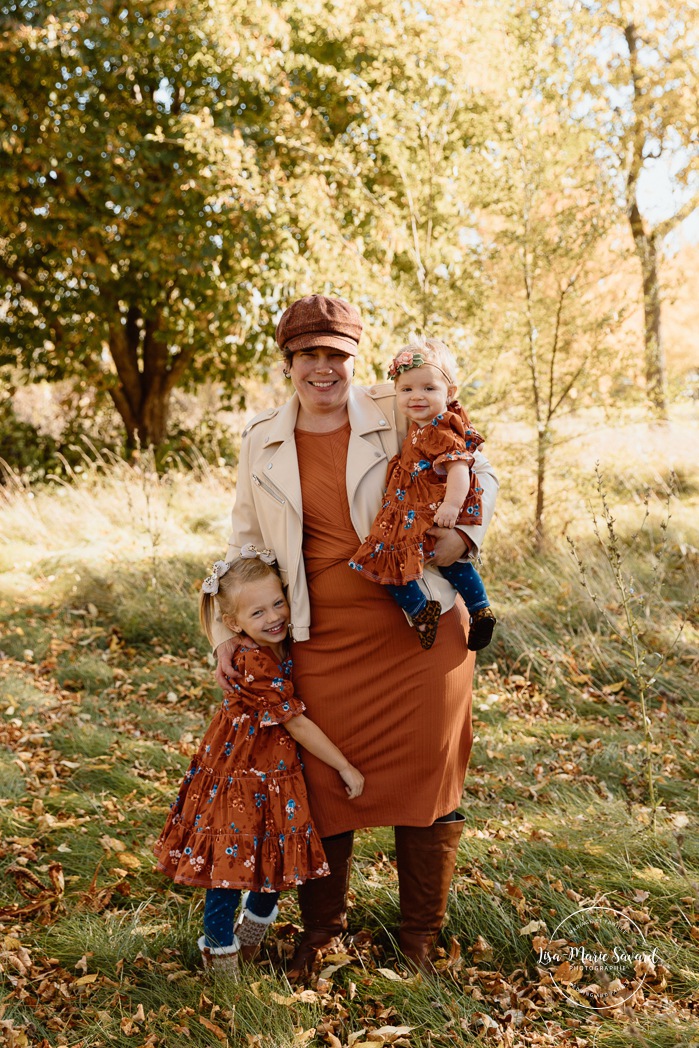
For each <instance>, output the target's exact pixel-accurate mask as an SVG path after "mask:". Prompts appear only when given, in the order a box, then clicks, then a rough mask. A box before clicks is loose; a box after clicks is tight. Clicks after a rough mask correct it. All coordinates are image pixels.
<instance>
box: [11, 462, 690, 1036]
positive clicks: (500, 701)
mask: <svg viewBox="0 0 699 1048" xmlns="http://www.w3.org/2000/svg"><path fill="white" fill-rule="evenodd" d="M224 476H225V475H223V474H222V475H221V476H218V475H217V476H212V477H209V478H208V479H207V477H203V478H202V477H200V478H198V479H197V478H196V477H192V476H189V477H179V478H178V477H177V476H172V477H165V478H161V479H158V478H157V477H155V476H149V475H145V474H143V475H142V476H140V477H139V476H138V471H137V470H136V471H129V470H127V469H126V468H125V467H121V466H120V467H118V468H117V467H116V466H115V467H113V468H110V470H109V471H107V472H106V473H103V474H99V475H91V476H88V477H86V478H85V479H84V481H76V482H74V483H73V484H72V485H71V486H69V487H65V488H58V489H53V490H46V491H38V492H37V493H36V494H35V493H34V492H31V491H24V490H18V491H17V492H15V493H13V494H12V495H11V497H10V498H9V499H8V501H7V505H6V508H5V512H4V516H3V519H2V521H0V539H2V542H0V567H2V568H3V569H5V572H6V573H5V575H4V576H3V577H2V580H1V582H0V651H1V652H2V657H1V658H0V835H1V838H2V843H1V844H0V871H1V872H2V878H1V883H2V894H1V895H0V966H1V967H2V973H1V976H0V978H1V979H2V990H3V996H2V1003H0V1043H3V1044H5V1045H7V1046H12V1048H24V1046H27V1045H31V1046H40V1048H49V1046H51V1048H53V1046H58V1045H67V1046H72V1048H110V1046H113V1045H114V1046H119V1048H125V1046H132V1048H145V1046H160V1048H179V1046H180V1045H182V1046H184V1045H194V1046H197V1045H201V1046H204V1045H226V1044H228V1045H230V1046H231V1048H239V1046H240V1048H254V1046H260V1048H292V1046H294V1045H308V1046H310V1048H320V1046H321V1045H329V1046H332V1048H338V1046H350V1045H354V1046H355V1048H361V1046H362V1045H371V1046H377V1045H381V1044H395V1045H402V1046H410V1048H428V1046H452V1045H454V1046H460V1045H470V1044H492V1045H503V1046H505V1048H519V1046H522V1048H524V1046H530V1045H532V1046H533V1045H542V1046H546V1048H553V1046H554V1045H563V1046H571V1048H617V1046H618V1048H622V1046H627V1045H628V1046H631V1045H638V1046H641V1048H643V1046H654V1048H655V1046H657V1048H665V1046H670V1045H684V1046H687V1045H695V1048H699V1014H698V1012H699V835H698V834H697V819H696V815H697V772H698V771H699V767H698V758H697V747H696V741H697V730H696V725H697V719H698V710H697V703H696V693H697V688H696V680H697V670H698V669H699V630H698V628H697V625H698V624H697V617H696V608H694V610H692V608H691V602H692V595H693V593H695V586H696V575H697V564H698V563H699V554H697V550H696V546H697V545H699V543H697V542H696V540H693V539H692V537H691V532H689V531H688V529H687V527H686V526H685V527H684V528H683V529H682V528H679V525H677V522H676V521H675V525H676V526H675V530H674V531H672V533H671V534H670V539H669V541H668V542H666V543H665V546H664V548H663V549H662V550H661V549H660V546H659V543H658V534H659V533H658V529H657V527H655V526H654V529H651V532H650V534H649V536H648V538H647V539H646V538H645V537H644V536H641V538H638V537H637V536H636V537H634V538H633V542H632V543H631V544H630V546H629V558H630V559H629V561H628V569H629V572H630V573H631V574H632V575H633V577H634V578H635V580H636V582H635V586H636V588H637V589H639V590H643V589H644V587H646V583H648V579H649V578H650V579H651V581H652V579H653V578H656V579H657V577H658V571H657V570H656V569H657V565H658V563H659V562H660V561H659V558H660V556H661V554H662V557H663V558H664V559H663V560H662V565H663V568H662V578H661V581H662V594H661V600H660V601H656V602H655V603H653V602H652V601H650V600H647V601H645V602H644V603H643V605H641V604H639V606H638V609H637V615H638V617H639V622H640V626H639V628H640V634H641V639H642V642H643V644H644V646H645V648H647V649H648V650H649V651H658V652H659V653H661V654H663V655H664V656H665V659H664V662H663V663H662V665H661V666H660V668H659V670H658V672H657V673H656V680H655V682H654V683H653V685H652V686H651V689H650V691H651V697H650V706H649V717H650V722H651V728H652V742H651V745H650V750H649V749H648V748H647V747H646V746H645V744H644V738H643V730H642V721H641V714H640V710H639V705H638V696H637V694H636V691H635V688H634V687H633V684H632V676H631V661H630V655H629V649H628V643H627V639H626V638H625V635H624V628H623V621H622V616H621V614H620V607H619V602H618V595H616V594H615V592H614V589H613V587H611V588H610V586H609V583H608V580H607V581H605V562H604V559H602V560H600V558H599V556H598V555H597V554H596V553H595V552H594V543H592V542H591V541H590V540H589V539H587V538H585V537H584V536H583V537H582V538H581V539H580V547H579V548H580V551H581V554H582V556H583V557H584V558H585V561H586V563H587V565H588V568H589V577H590V579H591V580H592V584H593V585H594V587H595V589H596V590H597V592H598V593H599V594H600V596H601V603H602V608H603V611H604V614H605V615H606V616H607V617H608V618H609V617H611V619H612V621H613V622H616V623H617V624H618V630H616V631H615V630H614V629H610V628H609V624H608V623H605V621H604V617H603V616H601V615H600V614H599V612H598V609H596V608H595V607H594V606H593V605H592V603H591V602H590V601H589V600H587V598H585V596H584V594H583V592H582V591H581V590H580V587H579V585H578V582H577V576H576V571H575V569H574V565H573V564H572V561H571V559H570V557H568V556H567V555H565V554H563V553H560V552H555V551H554V552H549V553H548V554H547V555H546V556H540V557H538V558H536V559H529V560H528V559H527V558H526V557H524V556H522V555H517V553H516V535H515V533H514V532H513V530H512V527H511V518H509V519H508V516H507V514H508V504H507V503H503V513H502V517H503V519H504V520H505V522H506V525H507V527H505V528H504V530H503V532H502V537H501V538H500V539H499V540H498V538H497V533H495V541H494V543H493V547H494V549H495V555H494V564H491V570H490V574H489V575H488V578H487V581H488V585H489V588H490V591H491V597H492V598H493V600H494V603H495V605H496V607H497V611H498V617H499V620H500V623H499V626H498V632H497V640H496V642H495V643H494V644H493V646H492V647H491V648H489V649H488V650H487V651H486V652H483V653H481V656H480V661H479V668H478V672H477V681H476V694H475V699H474V719H475V732H476V742H475V745H474V751H473V756H472V760H471V766H470V770H469V774H468V777H467V782H466V790H465V793H464V801H463V811H464V813H465V815H466V819H467V823H466V829H465V832H464V836H463V840H462V845H461V849H460V853H459V862H458V869H457V875H456V877H455V880H454V885H453V891H452V893H451V898H450V903H449V915H448V922H447V924H446V927H445V930H444V936H443V957H442V958H441V960H440V961H439V962H438V968H439V974H438V976H436V977H430V978H426V977H420V976H415V975H413V974H411V973H410V972H408V971H407V970H406V969H405V968H404V966H403V964H402V961H401V958H400V955H399V953H398V952H397V950H396V946H395V941H394V938H393V936H394V935H395V931H396V928H397V923H398V893H397V878H396V871H395V865H394V861H393V841H392V834H391V831H390V830H372V831H366V832H364V833H362V834H360V835H358V839H357V845H356V861H355V864H354V869H353V876H352V884H351V907H350V915H349V920H350V928H349V936H348V938H347V940H346V942H344V943H343V944H342V946H341V948H339V949H338V950H336V951H335V952H333V953H331V954H330V955H329V956H326V957H324V958H322V959H321V960H320V962H319V964H318V966H317V969H316V971H315V972H314V974H313V977H312V978H311V979H310V980H309V982H308V984H307V985H305V986H300V987H291V986H290V985H289V983H288V982H287V981H286V978H285V975H284V965H285V961H286V960H287V958H288V957H289V955H290V954H291V953H292V951H293V948H294V941H295V938H296V936H297V935H298V931H299V925H298V911H297V909H296V904H295V899H294V896H293V895H292V894H287V895H285V896H283V898H282V904H281V914H280V918H279V920H278V921H277V922H276V924H275V925H274V927H273V931H272V934H271V935H270V936H269V938H268V942H267V944H266V947H265V950H264V952H263V954H262V957H261V959H260V962H259V964H256V965H254V966H252V967H251V968H250V969H249V970H247V971H245V973H244V978H243V979H242V980H241V982H239V983H237V984H232V983H230V982H226V981H225V980H222V979H219V980H211V979H210V978H208V977H206V976H205V975H204V973H203V972H202V971H201V969H200V965H199V956H198V950H197V947H196V939H197V937H198V935H199V934H200V923H201V909H202V902H203V893H202V892H198V891H196V890H190V889H185V888H180V887H178V886H173V885H172V884H171V883H170V882H168V881H165V880H164V879H163V878H161V877H160V876H159V875H158V874H157V873H155V871H154V860H153V857H152V853H151V847H152V843H153V841H154V840H155V837H156V835H157V832H158V831H159V829H160V827H161V825H162V823H163V821H164V818H165V814H166V811H167V806H168V804H169V802H170V800H171V798H172V796H173V795H174V792H175V790H176V788H177V785H178V782H179V777H180V776H181V774H182V772H183V770H184V769H185V767H186V764H187V761H188V758H189V756H190V755H191V753H192V752H193V749H194V747H195V745H196V741H197V739H198V738H199V736H200V735H201V733H202V731H203V729H204V727H205V726H206V724H207V723H208V721H209V719H210V717H211V715H212V712H213V710H214V709H215V708H216V705H217V702H218V698H217V694H216V690H215V688H214V686H213V683H212V670H211V665H210V663H209V658H208V654H207V651H206V646H205V644H204V643H203V642H202V640H201V639H200V637H199V627H198V624H197V621H196V590H197V587H198V583H199V582H200V580H201V577H202V575H203V574H204V572H205V567H206V564H207V562H208V561H209V559H210V555H211V550H212V549H213V550H214V551H215V552H216V551H218V549H219V548H220V535H221V534H225V519H224V518H225V511H226V509H227V507H228V504H229V502H230V491H229V490H228V489H227V488H226V486H225V485H224V483H223V479H224ZM227 480H228V478H226V482H227ZM692 497H693V496H692ZM627 501H628V500H627ZM637 505H638V504H633V503H631V509H630V510H629V513H630V514H631V515H633V513H634V512H635V510H636V509H637ZM684 512H685V514H686V516H687V517H688V516H689V512H690V511H689V506H687V508H686V509H685V511H684ZM219 517H220V519H219ZM86 521H89V527H87V526H86V523H85V522H86ZM627 530H628V532H629V534H630V535H631V536H632V537H633V536H635V535H636V533H635V531H634V530H633V528H631V527H629V528H628V529H627ZM644 535H645V533H644ZM688 536H689V537H688ZM498 541H500V544H501V546H500V553H499V557H498V552H497V551H498ZM47 550H51V552H50V553H47ZM165 550H167V551H168V552H167V554H166V553H165ZM644 565H645V566H644ZM648 585H650V583H648ZM687 608H689V609H690V610H689V617H688V618H687V613H686V609H687ZM683 609H684V610H683ZM683 618H684V619H685V620H686V621H685V625H684V630H683V632H682V634H681V636H680V639H679V641H678V642H677V643H676V644H675V645H674V647H673V643H674V640H675V638H676V634H677V630H678V628H679V625H681V624H682V621H683ZM649 758H650V760H651V766H652V770H653V775H654V781H655V785H656V789H657V793H658V800H659V805H660V807H659V809H658V812H657V818H656V828H655V832H654V831H653V826H652V821H653V820H652V813H651V812H650V811H649V808H648V790H647V777H648V760H649ZM416 788H417V784H416ZM590 907H595V908H596V909H595V911H594V912H595V913H601V912H603V911H605V912H608V911H613V912H612V914H611V917H610V919H609V921H608V923H607V925H606V928H605V929H603V928H601V927H600V930H599V933H598V934H599V936H600V942H604V944H605V945H606V947H607V948H609V949H610V950H611V949H612V948H613V947H614V946H624V945H628V947H629V949H631V946H632V944H634V945H635V946H637V945H638V942H639V935H640V937H641V939H642V941H643V949H644V951H645V954H644V956H645V957H648V958H650V959H649V960H643V959H641V960H639V959H635V960H632V961H631V963H630V964H626V966H625V968H624V971H623V972H622V973H621V974H620V976H619V977H618V978H616V977H615V974H614V972H610V971H609V970H607V968H606V967H605V966H602V969H601V970H598V971H595V970H594V969H589V968H585V967H584V966H583V965H578V964H570V963H569V962H568V961H567V960H565V959H564V960H562V961H560V962H558V961H555V960H554V961H553V962H552V963H548V964H547V963H546V958H545V951H548V952H549V953H551V954H555V953H556V951H557V950H562V949H563V946H564V945H565V942H566V935H565V932H563V931H561V932H557V929H558V927H559V925H560V924H561V922H562V921H565V919H566V918H569V917H570V916H571V915H572V914H574V913H576V911H579V910H583V911H588V910H589V908H590ZM557 935H558V938H556V936H557ZM605 935H606V939H605ZM562 944H563V945H562Z"/></svg>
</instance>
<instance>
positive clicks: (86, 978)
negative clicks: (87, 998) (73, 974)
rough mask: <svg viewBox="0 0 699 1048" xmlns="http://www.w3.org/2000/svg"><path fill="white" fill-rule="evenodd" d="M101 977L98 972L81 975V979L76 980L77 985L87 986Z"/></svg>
mask: <svg viewBox="0 0 699 1048" xmlns="http://www.w3.org/2000/svg"><path fill="white" fill-rule="evenodd" d="M97 979H99V975H98V974H97V972H90V974H89V975H81V976H80V978H79V979H76V980H75V985H76V986H87V985H88V983H93V982H96V981H97Z"/></svg>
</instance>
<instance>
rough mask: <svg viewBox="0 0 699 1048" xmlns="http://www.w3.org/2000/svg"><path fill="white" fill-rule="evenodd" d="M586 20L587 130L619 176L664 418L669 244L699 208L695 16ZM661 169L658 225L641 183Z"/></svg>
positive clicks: (656, 409) (649, 14)
mask: <svg viewBox="0 0 699 1048" xmlns="http://www.w3.org/2000/svg"><path fill="white" fill-rule="evenodd" d="M583 11H584V13H585V16H586V20H585V21H584V22H583V31H584V32H585V33H586V34H587V37H588V39H589V49H588V57H589V60H590V62H591V71H590V75H589V79H588V81H587V84H586V94H587V97H588V99H589V100H590V104H589V106H588V107H587V108H588V111H589V121H588V117H586V122H589V123H590V124H592V122H593V121H594V122H595V123H596V125H597V129H598V135H599V140H600V156H601V159H602V160H603V162H605V163H606V164H608V165H609V167H610V168H611V169H613V170H615V172H616V176H617V190H618V193H619V196H620V198H621V199H622V201H623V206H624V210H625V214H626V217H627V220H628V223H629V228H630V230H631V235H632V237H633V242H634V245H635V249H636V254H637V256H638V259H639V262H640V267H641V278H642V288H643V316H644V356H645V377H646V390H647V396H648V400H649V402H650V405H651V408H652V411H653V413H654V415H655V416H656V418H658V419H663V418H666V417H667V381H666V368H665V349H664V345H663V335H662V293H661V268H662V259H663V243H664V241H665V238H666V237H667V236H668V234H669V233H671V232H672V230H674V229H676V228H677V227H678V226H679V225H680V224H681V223H682V222H683V221H684V219H686V218H687V217H688V216H689V215H691V214H692V212H694V211H695V210H696V209H697V208H698V207H699V190H698V189H697V174H698V173H699V148H698V145H697V103H696V93H697V83H699V11H698V10H697V7H696V5H693V4H688V3H685V4H682V3H680V4H676V3H669V2H667V0H588V2H586V3H585V4H584V5H583ZM658 165H662V169H663V171H664V173H665V176H666V179H667V181H668V182H669V183H670V184H671V186H672V189H673V194H674V204H675V206H674V209H673V210H672V212H671V213H670V214H669V215H668V216H667V217H665V218H664V219H663V220H661V221H657V220H654V219H653V218H652V217H651V215H650V214H649V211H650V209H649V207H648V193H647V192H646V194H645V201H644V194H643V185H644V179H645V180H646V185H647V183H648V179H649V176H650V175H651V174H652V172H653V171H654V170H657V167H658Z"/></svg>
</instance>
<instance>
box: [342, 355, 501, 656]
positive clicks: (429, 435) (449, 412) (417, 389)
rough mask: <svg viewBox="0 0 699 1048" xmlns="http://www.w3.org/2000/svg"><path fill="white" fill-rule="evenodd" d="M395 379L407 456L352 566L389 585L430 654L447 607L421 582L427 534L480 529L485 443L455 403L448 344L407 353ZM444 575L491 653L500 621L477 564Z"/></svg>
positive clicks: (391, 475)
mask: <svg viewBox="0 0 699 1048" xmlns="http://www.w3.org/2000/svg"><path fill="white" fill-rule="evenodd" d="M388 377H389V378H392V379H393V380H394V382H395V387H396V406H397V407H398V410H399V411H401V412H402V413H403V414H404V415H405V416H406V418H407V419H408V420H409V421H410V423H411V425H410V429H409V430H408V433H407V435H406V438H405V440H404V442H403V447H402V449H401V452H400V455H396V456H394V458H392V459H391V461H390V462H389V464H388V471H387V474H386V494H385V496H384V502H383V505H382V507H381V509H380V510H379V512H378V514H377V516H376V519H375V521H374V523H373V525H372V529H371V531H370V533H369V535H368V537H367V539H366V541H365V542H363V543H362V545H361V546H360V548H359V549H358V551H357V553H356V554H355V556H354V559H353V560H351V561H350V567H352V568H355V569H356V570H357V571H361V572H362V574H363V575H364V576H365V577H366V578H368V579H371V580H372V581H373V582H378V583H379V584H380V585H382V586H386V587H387V589H388V591H389V593H390V594H391V596H392V597H393V598H394V599H395V600H396V602H397V603H398V604H399V605H400V607H401V608H403V610H404V611H406V612H407V614H408V615H409V616H410V619H411V621H412V623H413V625H414V626H415V627H416V628H417V631H418V637H419V639H420V644H421V645H422V647H423V648H431V647H432V645H433V643H434V640H435V637H436V635H437V627H438V625H439V617H440V614H441V611H442V608H441V604H440V603H439V601H436V600H428V599H427V597H426V596H425V594H424V593H423V591H422V590H421V589H420V586H419V585H418V583H417V581H416V580H417V579H420V578H422V572H423V568H424V564H425V561H426V560H429V559H430V558H431V557H433V556H434V543H435V540H434V537H433V536H432V535H428V534H427V532H428V531H429V529H430V528H432V527H433V526H434V525H437V526H438V527H440V528H453V527H454V526H455V525H456V524H480V523H481V501H480V495H481V489H480V488H479V487H478V482H477V480H476V477H475V476H474V475H473V473H472V472H471V468H470V467H471V466H472V464H473V454H472V453H473V452H474V451H475V450H476V448H477V447H478V445H479V444H482V443H483V438H482V437H481V436H479V434H478V433H476V431H475V430H474V429H472V428H471V423H470V422H469V420H468V418H467V416H466V415H465V413H464V411H463V409H462V408H461V405H460V404H459V403H458V401H456V400H454V396H455V394H456V361H455V360H454V358H453V356H452V355H451V353H450V352H449V350H448V349H447V347H446V346H445V344H444V343H443V342H440V341H438V340H437V339H426V340H424V342H422V343H421V344H419V345H409V346H406V347H405V348H404V349H402V350H401V352H400V353H399V354H398V355H397V356H396V357H394V358H393V360H392V362H391V365H390V367H389V369H388ZM438 570H439V571H440V572H441V573H442V575H444V577H445V578H446V579H448V580H449V582H451V584H452V586H454V588H455V589H456V590H457V591H458V592H459V593H460V594H461V597H462V598H463V600H464V603H465V604H466V607H467V608H468V611H469V615H470V617H471V628H470V631H469V635H468V646H469V648H470V649H471V650H473V651H477V650H478V649H480V648H484V647H486V645H487V644H489V643H490V639H491V637H492V635H493V627H494V626H495V621H496V620H495V616H494V615H493V613H492V611H491V610H490V605H489V601H488V596H487V594H486V592H485V587H484V586H483V583H482V581H481V578H480V576H479V574H478V572H477V571H476V569H475V568H474V566H473V564H471V563H470V561H467V562H462V561H457V562H456V563H455V564H451V565H449V567H440V568H439V569H438Z"/></svg>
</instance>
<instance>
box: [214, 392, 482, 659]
mask: <svg viewBox="0 0 699 1048" xmlns="http://www.w3.org/2000/svg"><path fill="white" fill-rule="evenodd" d="M298 408H299V401H298V396H297V395H296V394H294V395H293V397H292V398H291V400H289V401H288V402H287V403H286V404H284V405H283V406H282V407H280V408H270V410H269V411H263V412H262V413H261V414H260V415H257V416H256V417H255V418H254V419H253V420H252V421H251V422H249V423H248V425H247V427H246V428H245V430H244V431H243V441H242V447H241V452H240V463H239V465H238V484H237V489H236V499H235V507H234V509H233V514H232V520H233V531H232V534H231V538H230V545H229V546H228V551H227V554H226V560H229V561H230V560H232V559H233V558H234V557H237V556H238V554H239V553H240V549H241V546H244V545H245V544H246V543H248V542H251V543H253V544H254V545H256V546H266V547H268V548H270V549H273V550H274V552H275V554H276V556H277V563H278V567H279V571H280V574H281V577H282V581H283V582H284V584H285V586H287V587H288V595H289V603H290V605H291V622H292V626H291V632H292V635H293V638H294V640H295V641H303V640H308V637H309V629H310V623H311V607H310V602H309V599H308V586H307V584H306V575H305V571H304V566H303V557H302V556H301V545H302V542H303V508H302V505H301V481H300V478H299V468H298V459H297V457H296V444H295V441H294V429H295V426H296V416H297V414H298ZM348 410H349V421H350V426H351V434H350V440H349V447H348V451H347V498H348V501H349V507H350V516H351V518H352V523H353V524H354V527H355V530H356V532H357V535H359V537H360V540H361V541H364V539H365V538H366V536H367V535H368V534H369V531H370V530H371V525H372V523H373V521H374V517H375V516H376V514H377V512H378V510H379V508H380V506H381V501H382V496H383V493H384V486H385V479H386V466H387V464H388V460H389V459H390V458H392V457H393V455H395V454H397V453H398V451H399V450H400V446H401V444H402V441H403V438H404V437H405V434H406V432H407V428H408V427H407V420H406V419H405V417H404V416H403V415H399V414H397V413H396V410H395V393H394V387H393V383H392V382H384V383H381V384H380V385H378V386H374V387H372V388H371V389H364V388H362V387H361V386H353V387H352V388H351V390H350V397H349V403H348ZM475 459H476V462H475V466H474V471H475V472H476V473H477V475H478V479H479V481H480V484H481V487H482V488H483V496H482V497H483V524H481V525H476V526H470V527H464V528H463V529H462V530H463V531H464V532H465V533H466V534H467V535H468V536H469V538H470V539H471V540H472V541H473V543H474V544H475V546H476V547H477V548H480V546H481V542H482V539H483V535H484V532H485V529H486V527H487V525H488V523H489V521H490V518H491V517H492V515H493V509H494V506H495V497H496V495H497V490H498V481H497V478H496V477H495V474H494V473H493V472H492V469H491V467H490V464H489V463H488V461H487V459H486V458H485V456H484V455H482V454H481V453H480V452H478V451H477V452H476V454H475ZM357 546H359V541H358V542H357ZM347 570H348V571H350V570H351V569H350V568H349V567H348V568H347ZM420 584H421V585H422V586H423V588H424V589H425V591H426V592H427V593H428V594H429V595H430V596H431V597H432V598H434V599H436V600H439V601H440V602H441V604H442V609H443V611H448V610H449V608H451V607H452V606H453V604H454V600H455V598H456V594H455V591H454V589H453V588H452V587H451V585H450V584H449V583H448V582H447V581H446V579H444V578H443V577H442V576H441V575H440V574H439V572H438V571H437V570H436V569H433V568H427V569H426V571H425V578H424V580H423V581H422V582H421V583H420ZM214 626H215V635H214V646H215V647H216V646H218V645H219V644H221V643H222V641H224V640H227V639H228V638H229V637H230V636H232V634H231V633H230V632H229V631H228V630H227V629H226V627H225V626H224V625H223V623H222V622H217V623H215V624H214Z"/></svg>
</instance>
